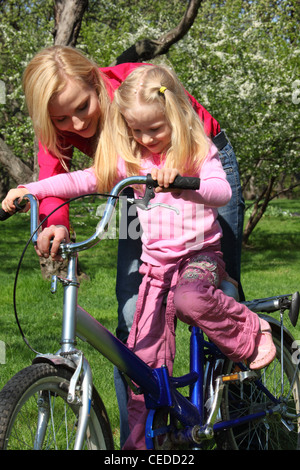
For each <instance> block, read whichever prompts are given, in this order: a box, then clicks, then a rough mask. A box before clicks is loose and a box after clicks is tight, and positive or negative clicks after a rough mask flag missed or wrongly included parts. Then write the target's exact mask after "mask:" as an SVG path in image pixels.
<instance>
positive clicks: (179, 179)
mask: <svg viewBox="0 0 300 470" xmlns="http://www.w3.org/2000/svg"><path fill="white" fill-rule="evenodd" d="M147 177H148V179H149V181H151V182H152V183H153V186H154V187H157V186H158V183H157V181H156V180H153V179H152V178H151V175H150V174H149V175H147ZM169 188H170V189H172V188H173V189H175V188H176V189H194V190H196V189H199V188H200V178H196V177H194V176H180V175H177V176H176V178H175V180H174V182H173V183H172V184H170V185H169Z"/></svg>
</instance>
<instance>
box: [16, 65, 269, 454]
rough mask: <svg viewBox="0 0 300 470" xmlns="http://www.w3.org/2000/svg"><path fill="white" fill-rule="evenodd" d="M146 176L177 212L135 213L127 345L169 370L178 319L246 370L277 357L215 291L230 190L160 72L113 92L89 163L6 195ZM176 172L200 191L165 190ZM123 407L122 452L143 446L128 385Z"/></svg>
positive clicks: (159, 198)
mask: <svg viewBox="0 0 300 470" xmlns="http://www.w3.org/2000/svg"><path fill="white" fill-rule="evenodd" d="M112 130H114V134H113V133H112ZM114 149H115V150H114ZM118 155H120V156H118ZM104 167H105V177H104V178H103V171H102V169H103V168H104ZM149 172H151V174H152V177H153V178H154V179H157V181H158V183H159V188H158V190H157V194H156V196H155V199H154V202H156V203H162V204H163V205H164V206H165V205H167V206H171V207H176V208H177V209H178V214H179V215H178V216H177V217H176V216H173V217H170V218H169V219H168V221H167V222H166V214H165V209H164V208H163V209H161V208H160V207H156V208H155V209H152V210H150V211H149V212H148V211H142V210H139V220H140V222H141V225H142V228H143V236H142V243H143V251H142V256H141V260H142V265H141V268H140V272H141V274H143V276H144V277H143V281H142V284H141V286H140V289H139V296H138V300H137V306H136V311H135V316H134V321H133V326H132V329H131V331H130V334H129V337H128V341H127V345H128V347H129V348H130V349H132V350H133V351H134V352H135V353H136V354H137V355H138V356H139V357H140V358H141V359H143V360H144V361H145V362H146V363H148V364H149V365H150V366H151V367H153V368H156V367H161V366H162V365H165V366H167V367H168V369H169V373H170V374H171V373H172V367H173V361H174V356H175V317H176V316H177V318H179V319H180V320H182V321H184V322H185V323H187V324H189V325H193V326H199V327H201V328H202V329H203V331H204V332H205V333H206V334H207V335H208V336H209V337H210V339H211V340H212V341H214V342H215V344H216V345H217V346H218V347H219V348H220V350H221V351H222V352H223V353H224V354H226V355H227V356H228V357H229V358H230V359H232V360H233V361H243V360H247V361H248V362H249V366H250V368H252V369H260V368H262V367H265V366H266V365H267V364H269V363H270V362H271V361H272V360H273V359H274V357H275V354H276V350H275V347H274V344H273V341H272V336H271V330H270V326H269V324H268V323H267V322H266V321H264V320H262V319H259V317H258V316H257V315H256V314H254V313H253V312H251V311H250V310H249V309H248V308H247V307H246V306H245V305H242V304H240V303H238V302H236V301H235V300H234V299H233V298H229V297H227V296H226V295H225V294H224V293H223V292H222V291H221V290H220V289H219V286H220V283H221V281H222V280H223V279H228V274H227V272H226V268H225V263H224V260H223V255H222V252H221V238H222V230H221V227H220V224H219V222H218V220H217V216H218V208H219V207H222V206H224V205H226V204H227V203H228V202H229V200H230V198H231V195H232V192H231V188H230V185H229V183H228V181H227V179H226V174H225V172H224V170H223V168H222V164H221V162H220V159H219V156H218V150H217V148H216V147H215V145H213V144H212V143H211V141H210V140H209V139H208V138H207V136H206V134H205V132H204V129H203V126H202V124H201V122H200V120H199V118H198V116H197V115H196V113H195V112H194V110H193V108H192V106H191V104H190V102H189V100H188V97H187V95H186V93H185V91H184V90H183V88H182V86H181V84H180V82H179V81H178V79H177V77H176V76H175V75H174V74H173V73H172V72H171V71H170V70H169V69H166V68H164V67H158V66H150V65H145V66H141V67H139V68H138V69H136V70H135V71H133V72H132V73H131V74H130V75H129V77H128V78H127V79H126V80H125V81H124V83H123V84H122V85H121V86H120V87H119V88H118V90H116V91H115V97H114V101H113V104H112V106H111V107H110V111H109V113H108V115H107V120H106V122H105V123H104V125H103V130H102V135H101V139H100V140H99V143H98V147H97V152H96V157H95V165H94V166H93V167H92V168H90V169H88V170H83V171H77V172H74V173H70V174H69V175H58V176H56V177H54V178H49V179H47V180H45V181H42V182H40V183H32V184H29V185H26V186H25V188H19V189H16V190H13V192H11V194H10V195H9V196H8V197H7V199H10V200H12V198H13V197H16V196H22V195H23V194H25V193H26V192H27V193H28V192H31V193H32V194H34V195H36V197H38V198H43V197H45V196H47V195H56V196H62V197H73V196H74V195H78V194H85V193H89V192H92V191H96V190H97V189H99V190H103V188H105V187H106V186H107V189H109V188H110V187H111V186H112V184H114V182H116V180H118V179H120V178H124V177H126V176H128V175H130V174H137V173H140V174H147V173H149ZM179 173H180V174H182V175H191V176H198V177H199V178H200V180H201V182H200V189H199V190H198V191H192V190H184V191H181V192H180V193H177V192H176V193H172V192H165V191H164V189H165V188H168V186H169V184H170V183H172V182H173V181H174V178H175V177H176V175H178V174H179ZM107 182H109V183H108V184H107ZM136 191H137V190H136ZM166 228H167V230H165V229H166ZM179 233H180V236H179ZM166 295H168V301H167V305H166V306H165V298H166ZM128 412H129V424H130V431H131V433H130V435H129V437H128V439H127V440H126V442H125V445H124V449H126V450H127V449H145V436H144V429H145V421H146V417H147V410H146V408H145V404H144V401H143V396H142V395H135V394H134V393H133V392H132V391H129V400H128Z"/></svg>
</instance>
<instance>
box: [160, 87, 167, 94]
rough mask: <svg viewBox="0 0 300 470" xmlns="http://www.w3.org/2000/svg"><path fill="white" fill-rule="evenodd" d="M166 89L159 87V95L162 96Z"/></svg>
mask: <svg viewBox="0 0 300 470" xmlns="http://www.w3.org/2000/svg"><path fill="white" fill-rule="evenodd" d="M166 89H167V87H165V86H161V87H160V89H159V93H161V94H162V95H163V94H164V93H165V91H166Z"/></svg>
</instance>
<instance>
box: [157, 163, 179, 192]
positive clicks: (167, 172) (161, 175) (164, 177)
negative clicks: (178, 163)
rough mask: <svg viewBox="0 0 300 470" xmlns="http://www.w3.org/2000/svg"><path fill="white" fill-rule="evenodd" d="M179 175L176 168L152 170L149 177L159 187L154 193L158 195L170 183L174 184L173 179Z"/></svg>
mask: <svg viewBox="0 0 300 470" xmlns="http://www.w3.org/2000/svg"><path fill="white" fill-rule="evenodd" d="M177 175H179V171H178V170H177V169H176V168H161V169H158V168H152V170H151V176H152V179H154V180H156V181H157V183H158V184H159V186H158V187H157V188H155V192H156V193H160V192H162V191H163V190H164V188H165V189H167V188H168V187H169V185H170V184H171V183H174V179H175V178H176V176H177Z"/></svg>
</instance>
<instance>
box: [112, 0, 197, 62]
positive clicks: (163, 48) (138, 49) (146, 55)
mask: <svg viewBox="0 0 300 470" xmlns="http://www.w3.org/2000/svg"><path fill="white" fill-rule="evenodd" d="M202 1H203V0H190V1H189V4H188V6H187V9H186V11H185V14H184V16H183V18H182V19H181V21H180V22H179V24H178V25H177V26H176V27H175V28H173V29H171V30H170V31H168V32H167V33H165V34H163V35H162V36H161V37H160V38H159V39H157V40H156V39H149V38H146V39H142V40H140V41H138V42H136V43H135V44H133V45H132V46H131V47H129V49H127V50H126V51H124V52H123V53H122V54H121V55H119V57H117V58H116V60H115V61H114V62H113V63H112V64H111V65H117V64H123V63H125V62H143V61H149V60H151V59H154V58H155V57H157V56H159V55H163V54H166V53H167V52H168V50H169V49H170V47H171V46H172V45H173V44H175V43H176V42H178V41H179V40H180V39H182V38H183V36H184V35H185V34H186V33H187V32H188V30H189V29H190V28H191V27H192V25H193V23H194V21H195V18H196V16H197V14H198V10H199V8H200V5H201V3H202Z"/></svg>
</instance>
